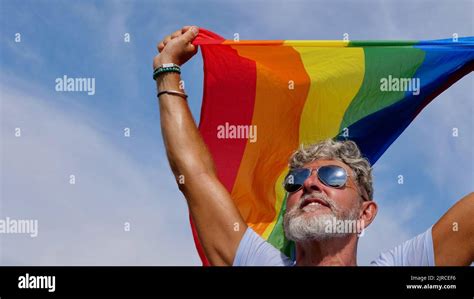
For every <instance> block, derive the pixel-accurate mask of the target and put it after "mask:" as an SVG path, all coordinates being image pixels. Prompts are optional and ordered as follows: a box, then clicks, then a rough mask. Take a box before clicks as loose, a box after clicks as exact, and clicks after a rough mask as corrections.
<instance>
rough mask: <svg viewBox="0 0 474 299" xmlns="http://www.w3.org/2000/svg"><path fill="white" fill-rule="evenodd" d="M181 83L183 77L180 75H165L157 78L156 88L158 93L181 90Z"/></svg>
mask: <svg viewBox="0 0 474 299" xmlns="http://www.w3.org/2000/svg"><path fill="white" fill-rule="evenodd" d="M180 81H181V76H180V75H179V74H178V73H171V72H170V73H163V74H160V75H159V76H158V77H157V78H156V86H157V88H158V91H161V90H167V89H173V90H181V89H180V86H179V82H180Z"/></svg>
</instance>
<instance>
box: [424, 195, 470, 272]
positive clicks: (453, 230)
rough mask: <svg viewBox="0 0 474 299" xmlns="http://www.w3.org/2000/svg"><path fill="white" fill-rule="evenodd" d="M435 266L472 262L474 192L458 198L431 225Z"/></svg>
mask: <svg viewBox="0 0 474 299" xmlns="http://www.w3.org/2000/svg"><path fill="white" fill-rule="evenodd" d="M432 235H433V247H434V254H435V265H436V266H468V265H470V264H471V263H472V262H474V193H470V194H468V195H466V196H464V197H463V198H462V199H461V200H459V201H458V202H457V203H456V204H454V206H452V207H451V208H450V209H449V210H448V211H447V212H446V214H444V215H443V216H442V217H441V219H440V220H438V222H436V224H435V225H434V226H433V230H432Z"/></svg>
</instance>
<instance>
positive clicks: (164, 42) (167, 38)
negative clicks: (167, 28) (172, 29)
mask: <svg viewBox="0 0 474 299" xmlns="http://www.w3.org/2000/svg"><path fill="white" fill-rule="evenodd" d="M170 40H171V35H168V36H167V37H165V39H164V40H163V44H164V45H165V46H166V44H167V43H169V41H170Z"/></svg>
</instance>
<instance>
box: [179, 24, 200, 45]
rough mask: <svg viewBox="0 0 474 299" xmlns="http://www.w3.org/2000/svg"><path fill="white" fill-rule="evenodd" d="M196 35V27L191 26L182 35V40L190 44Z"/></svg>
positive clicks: (197, 31) (197, 30)
mask: <svg viewBox="0 0 474 299" xmlns="http://www.w3.org/2000/svg"><path fill="white" fill-rule="evenodd" d="M198 33H199V29H198V28H197V27H196V26H191V27H190V28H189V29H188V30H187V31H186V32H185V33H183V38H184V40H185V41H186V42H192V41H193V40H194V38H195V37H196V36H197V35H198Z"/></svg>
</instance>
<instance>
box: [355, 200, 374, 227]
mask: <svg viewBox="0 0 474 299" xmlns="http://www.w3.org/2000/svg"><path fill="white" fill-rule="evenodd" d="M377 211H378V206H377V203H375V201H373V200H367V201H363V202H362V206H361V211H360V217H359V219H360V220H361V221H363V223H364V229H365V228H367V227H368V226H369V225H370V224H371V223H372V221H374V219H375V215H377Z"/></svg>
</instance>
